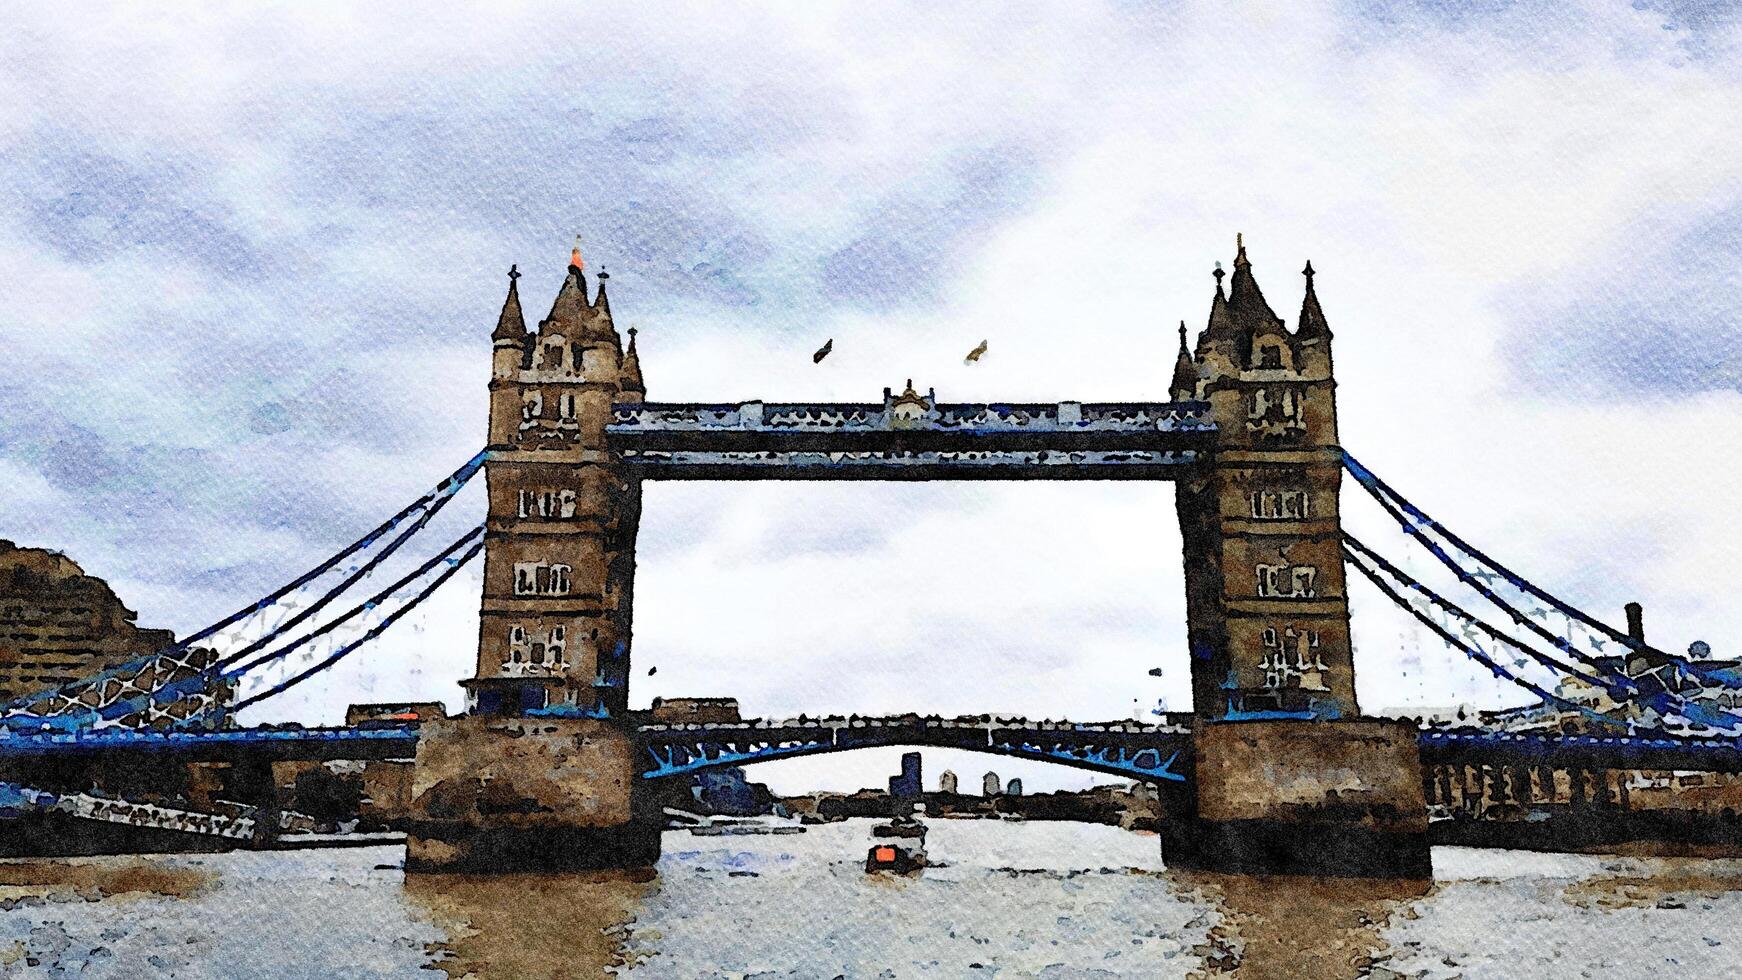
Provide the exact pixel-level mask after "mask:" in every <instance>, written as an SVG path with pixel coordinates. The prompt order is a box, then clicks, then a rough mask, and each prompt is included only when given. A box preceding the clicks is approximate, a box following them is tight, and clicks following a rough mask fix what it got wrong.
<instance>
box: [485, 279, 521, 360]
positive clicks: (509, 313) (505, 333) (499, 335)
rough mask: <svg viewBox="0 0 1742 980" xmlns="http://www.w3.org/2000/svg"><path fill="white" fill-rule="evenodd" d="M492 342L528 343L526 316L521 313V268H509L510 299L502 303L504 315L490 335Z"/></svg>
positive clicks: (497, 321) (499, 318)
mask: <svg viewBox="0 0 1742 980" xmlns="http://www.w3.org/2000/svg"><path fill="white" fill-rule="evenodd" d="M490 339H491V340H511V341H513V342H514V343H516V344H524V343H525V342H526V314H524V313H522V312H520V267H519V266H518V265H514V266H509V268H508V298H507V299H505V300H503V301H502V315H501V316H500V317H498V318H497V319H496V330H495V332H494V333H492V334H490Z"/></svg>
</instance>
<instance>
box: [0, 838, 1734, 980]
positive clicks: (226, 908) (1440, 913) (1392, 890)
mask: <svg viewBox="0 0 1742 980" xmlns="http://www.w3.org/2000/svg"><path fill="white" fill-rule="evenodd" d="M868 829H869V824H868V822H866V821H851V822H848V823H846V824H836V825H830V826H823V827H815V828H812V829H811V831H810V832H809V833H806V834H802V835H790V836H762V837H694V836H691V835H689V834H687V833H681V832H673V833H669V834H667V836H666V839H665V842H664V843H665V855H664V857H663V858H662V859H661V861H660V863H659V866H658V867H657V868H656V869H655V870H654V871H653V872H649V873H640V874H610V873H592V874H577V875H550V876H532V875H515V876H505V877H500V878H477V877H465V876H445V875H442V876H437V875H411V876H407V875H405V874H404V873H403V872H402V871H401V870H400V868H399V865H400V862H401V857H402V852H401V850H400V849H399V848H390V847H373V848H359V849H355V850H330V851H302V852H287V853H236V854H219V855H187V856H164V857H128V858H92V859H81V860H72V861H13V862H0V974H3V975H6V976H27V977H30V976H41V977H75V976H76V977H117V978H120V977H127V978H131V977H137V976H142V975H147V976H149V975H173V976H176V977H213V978H230V977H286V978H297V977H308V978H334V977H358V978H362V977H423V978H434V980H442V978H443V977H444V975H445V976H448V977H479V978H525V977H540V976H551V977H575V978H590V977H599V976H627V977H632V978H637V980H651V978H681V980H697V978H708V977H731V978H743V977H758V978H812V977H816V978H824V980H827V978H833V977H847V978H859V977H866V978H884V977H1002V978H1028V977H1034V978H1048V980H1065V978H1108V977H1188V976H1201V977H1206V976H1228V975H1232V976H1240V977H1252V978H1265V977H1364V976H1367V977H1376V978H1381V980H1389V978H1394V977H1398V976H1409V977H1429V978H1435V980H1438V978H1449V977H1524V976H1528V977H1580V976H1606V977H1616V976H1619V977H1628V976H1635V977H1647V976H1656V975H1658V974H1661V973H1662V972H1663V971H1665V970H1677V971H1685V972H1688V973H1693V974H1703V975H1707V976H1736V975H1742V940H1738V939H1733V938H1732V937H1733V936H1734V935H1735V927H1734V923H1735V922H1736V921H1739V920H1742V861H1730V860H1712V861H1700V860H1675V859H1657V858H1649V859H1648V858H1617V857H1603V856H1585V855H1544V854H1528V853H1522V852H1501V851H1483V850H1470V849H1459V848H1443V849H1439V850H1436V851H1435V854H1434V861H1435V867H1436V869H1438V876H1437V880H1436V881H1435V882H1433V883H1432V884H1431V885H1424V884H1410V883H1386V882H1377V883H1376V882H1348V881H1313V880H1302V879H1286V878H1265V879H1252V878H1229V877H1223V876H1217V875H1205V874H1188V873H1181V872H1173V871H1168V870H1166V869H1164V868H1163V867H1162V864H1161V860H1160V855H1159V853H1158V847H1157V843H1156V839H1155V838H1154V837H1153V836H1148V835H1140V834H1132V833H1127V832H1124V831H1120V830H1117V829H1115V828H1110V827H1101V826H1092V825H1082V824H1067V823H1040V822H1032V823H999V822H989V821H955V820H940V821H934V822H933V824H932V831H931V834H930V836H929V839H928V841H927V846H928V850H929V851H930V852H931V855H932V857H933V859H934V860H935V861H938V862H940V863H941V866H938V867H932V868H928V869H927V870H926V871H925V872H924V873H923V874H922V875H920V876H918V877H915V878H886V877H870V876H867V875H865V874H864V872H863V870H862V861H863V860H864V852H865V847H866V846H867V839H868Z"/></svg>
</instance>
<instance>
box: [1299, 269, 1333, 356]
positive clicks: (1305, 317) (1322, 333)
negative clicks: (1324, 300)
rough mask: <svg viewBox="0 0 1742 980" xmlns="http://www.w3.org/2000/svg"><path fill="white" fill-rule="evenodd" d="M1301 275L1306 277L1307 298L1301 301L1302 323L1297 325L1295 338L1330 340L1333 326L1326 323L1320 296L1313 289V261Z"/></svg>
mask: <svg viewBox="0 0 1742 980" xmlns="http://www.w3.org/2000/svg"><path fill="white" fill-rule="evenodd" d="M1300 274H1301V275H1303V276H1306V281H1307V283H1306V298H1305V299H1303V300H1301V304H1300V322H1299V323H1298V324H1296V325H1295V336H1296V337H1298V338H1300V339H1301V340H1329V339H1331V325H1330V324H1328V323H1326V322H1325V311H1324V310H1323V309H1321V308H1320V307H1319V294H1318V293H1317V292H1316V291H1314V289H1313V264H1312V262H1311V260H1309V261H1308V262H1307V264H1306V268H1304V269H1302V270H1301V271H1300Z"/></svg>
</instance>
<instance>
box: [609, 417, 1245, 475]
mask: <svg viewBox="0 0 1742 980" xmlns="http://www.w3.org/2000/svg"><path fill="white" fill-rule="evenodd" d="M605 431H606V434H607V436H608V437H609V439H610V442H611V447H612V449H613V450H614V451H615V452H617V453H619V454H620V456H621V458H622V460H623V462H624V463H625V464H627V465H629V466H630V467H632V468H633V469H634V470H635V471H636V472H638V473H639V474H640V475H641V476H642V477H644V478H649V479H666V480H759V479H780V480H795V479H797V480H812V479H822V480H848V479H869V480H1032V479H1079V480H1081V479H1089V480H1153V479H1173V478H1174V477H1175V475H1176V474H1177V471H1178V470H1179V469H1180V468H1181V467H1183V466H1189V465H1191V464H1192V463H1195V462H1197V461H1198V459H1199V457H1200V455H1201V454H1202V453H1204V452H1207V451H1208V450H1210V449H1211V448H1212V447H1213V445H1214V437H1215V431H1216V426H1215V423H1214V422H1213V421H1211V418H1210V406H1209V405H1208V404H1207V403H1203V402H1108V403H1082V402H1053V403H1020V404H1017V403H1012V404H933V403H930V402H929V401H928V402H926V403H925V404H923V405H916V406H914V407H912V409H911V410H904V408H903V406H902V405H901V404H900V403H899V402H897V401H894V400H891V399H887V398H886V399H885V401H884V402H883V403H882V404H877V403H871V402H866V403H847V402H816V403H806V404H765V403H762V402H744V403H740V404H737V405H712V404H691V403H653V402H649V403H633V404H620V405H617V406H615V409H614V412H613V417H612V421H611V423H610V424H609V425H607V426H606V430H605Z"/></svg>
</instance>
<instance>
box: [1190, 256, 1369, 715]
mask: <svg viewBox="0 0 1742 980" xmlns="http://www.w3.org/2000/svg"><path fill="white" fill-rule="evenodd" d="M1223 275H1224V273H1223V272H1222V269H1221V266H1220V265H1219V264H1218V266H1217V268H1216V272H1215V276H1216V295H1215V298H1214V299H1213V300H1212V301H1211V304H1210V319H1209V324H1208V326H1206V327H1205V329H1204V331H1203V332H1202V333H1200V334H1199V335H1198V338H1197V344H1196V347H1195V348H1194V349H1190V350H1188V349H1187V347H1186V328H1185V324H1183V323H1182V324H1180V351H1179V358H1178V361H1177V363H1176V364H1175V366H1174V378H1173V385H1172V395H1173V397H1174V399H1175V400H1181V401H1185V400H1191V401H1205V402H1209V403H1210V406H1211V412H1212V415H1213V416H1214V418H1215V420H1216V426H1217V450H1216V453H1215V455H1214V458H1213V459H1212V460H1211V461H1210V463H1209V465H1207V466H1206V467H1205V468H1204V469H1203V470H1202V471H1201V472H1199V473H1197V474H1195V475H1194V476H1192V477H1191V478H1189V479H1186V480H1182V481H1181V482H1180V483H1179V485H1178V494H1177V497H1176V499H1177V501H1178V509H1179V520H1180V530H1181V534H1182V537H1183V538H1184V542H1185V573H1186V607H1187V621H1188V628H1187V632H1188V642H1189V644H1190V650H1191V664H1192V703H1193V710H1194V711H1195V712H1196V713H1197V714H1198V715H1199V716H1202V717H1206V718H1210V719H1223V718H1244V717H1274V716H1278V715H1283V716H1296V717H1312V718H1317V719H1333V718H1353V717H1355V716H1357V715H1358V714H1359V709H1358V708H1357V706H1356V703H1355V669H1354V660H1353V658H1352V656H1351V652H1350V644H1349V606H1348V600H1347V598H1346V595H1345V593H1344V589H1343V585H1344V578H1343V558H1342V551H1341V536H1342V524H1341V520H1340V518H1339V515H1338V509H1337V507H1338V502H1337V496H1338V486H1339V484H1340V481H1341V477H1342V459H1341V454H1340V450H1339V449H1338V443H1337V404H1336V381H1335V380H1334V378H1333V374H1332V370H1331V331H1330V327H1329V326H1328V325H1327V324H1326V322H1325V315H1324V311H1323V310H1321V309H1320V308H1319V300H1318V296H1317V295H1316V294H1315V292H1314V291H1313V268H1312V264H1311V263H1308V264H1307V267H1306V269H1305V275H1306V298H1305V299H1304V300H1303V302H1302V303H1301V310H1300V319H1299V321H1298V322H1297V324H1296V327H1295V329H1294V330H1293V331H1292V332H1290V331H1289V330H1288V329H1287V328H1285V327H1284V326H1283V322H1282V320H1281V319H1280V318H1279V317H1277V315H1276V314H1275V313H1274V312H1272V311H1271V309H1270V304H1269V303H1268V302H1266V301H1265V299H1264V294H1263V292H1261V291H1260V290H1259V288H1258V282H1257V280H1256V279H1254V278H1253V276H1252V263H1251V262H1250V261H1248V259H1247V258H1246V248H1245V246H1244V244H1238V245H1237V247H1236V252H1235V256H1234V275H1233V277H1232V281H1230V282H1229V283H1228V289H1227V291H1226V292H1224V291H1223V284H1222V277H1223Z"/></svg>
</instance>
